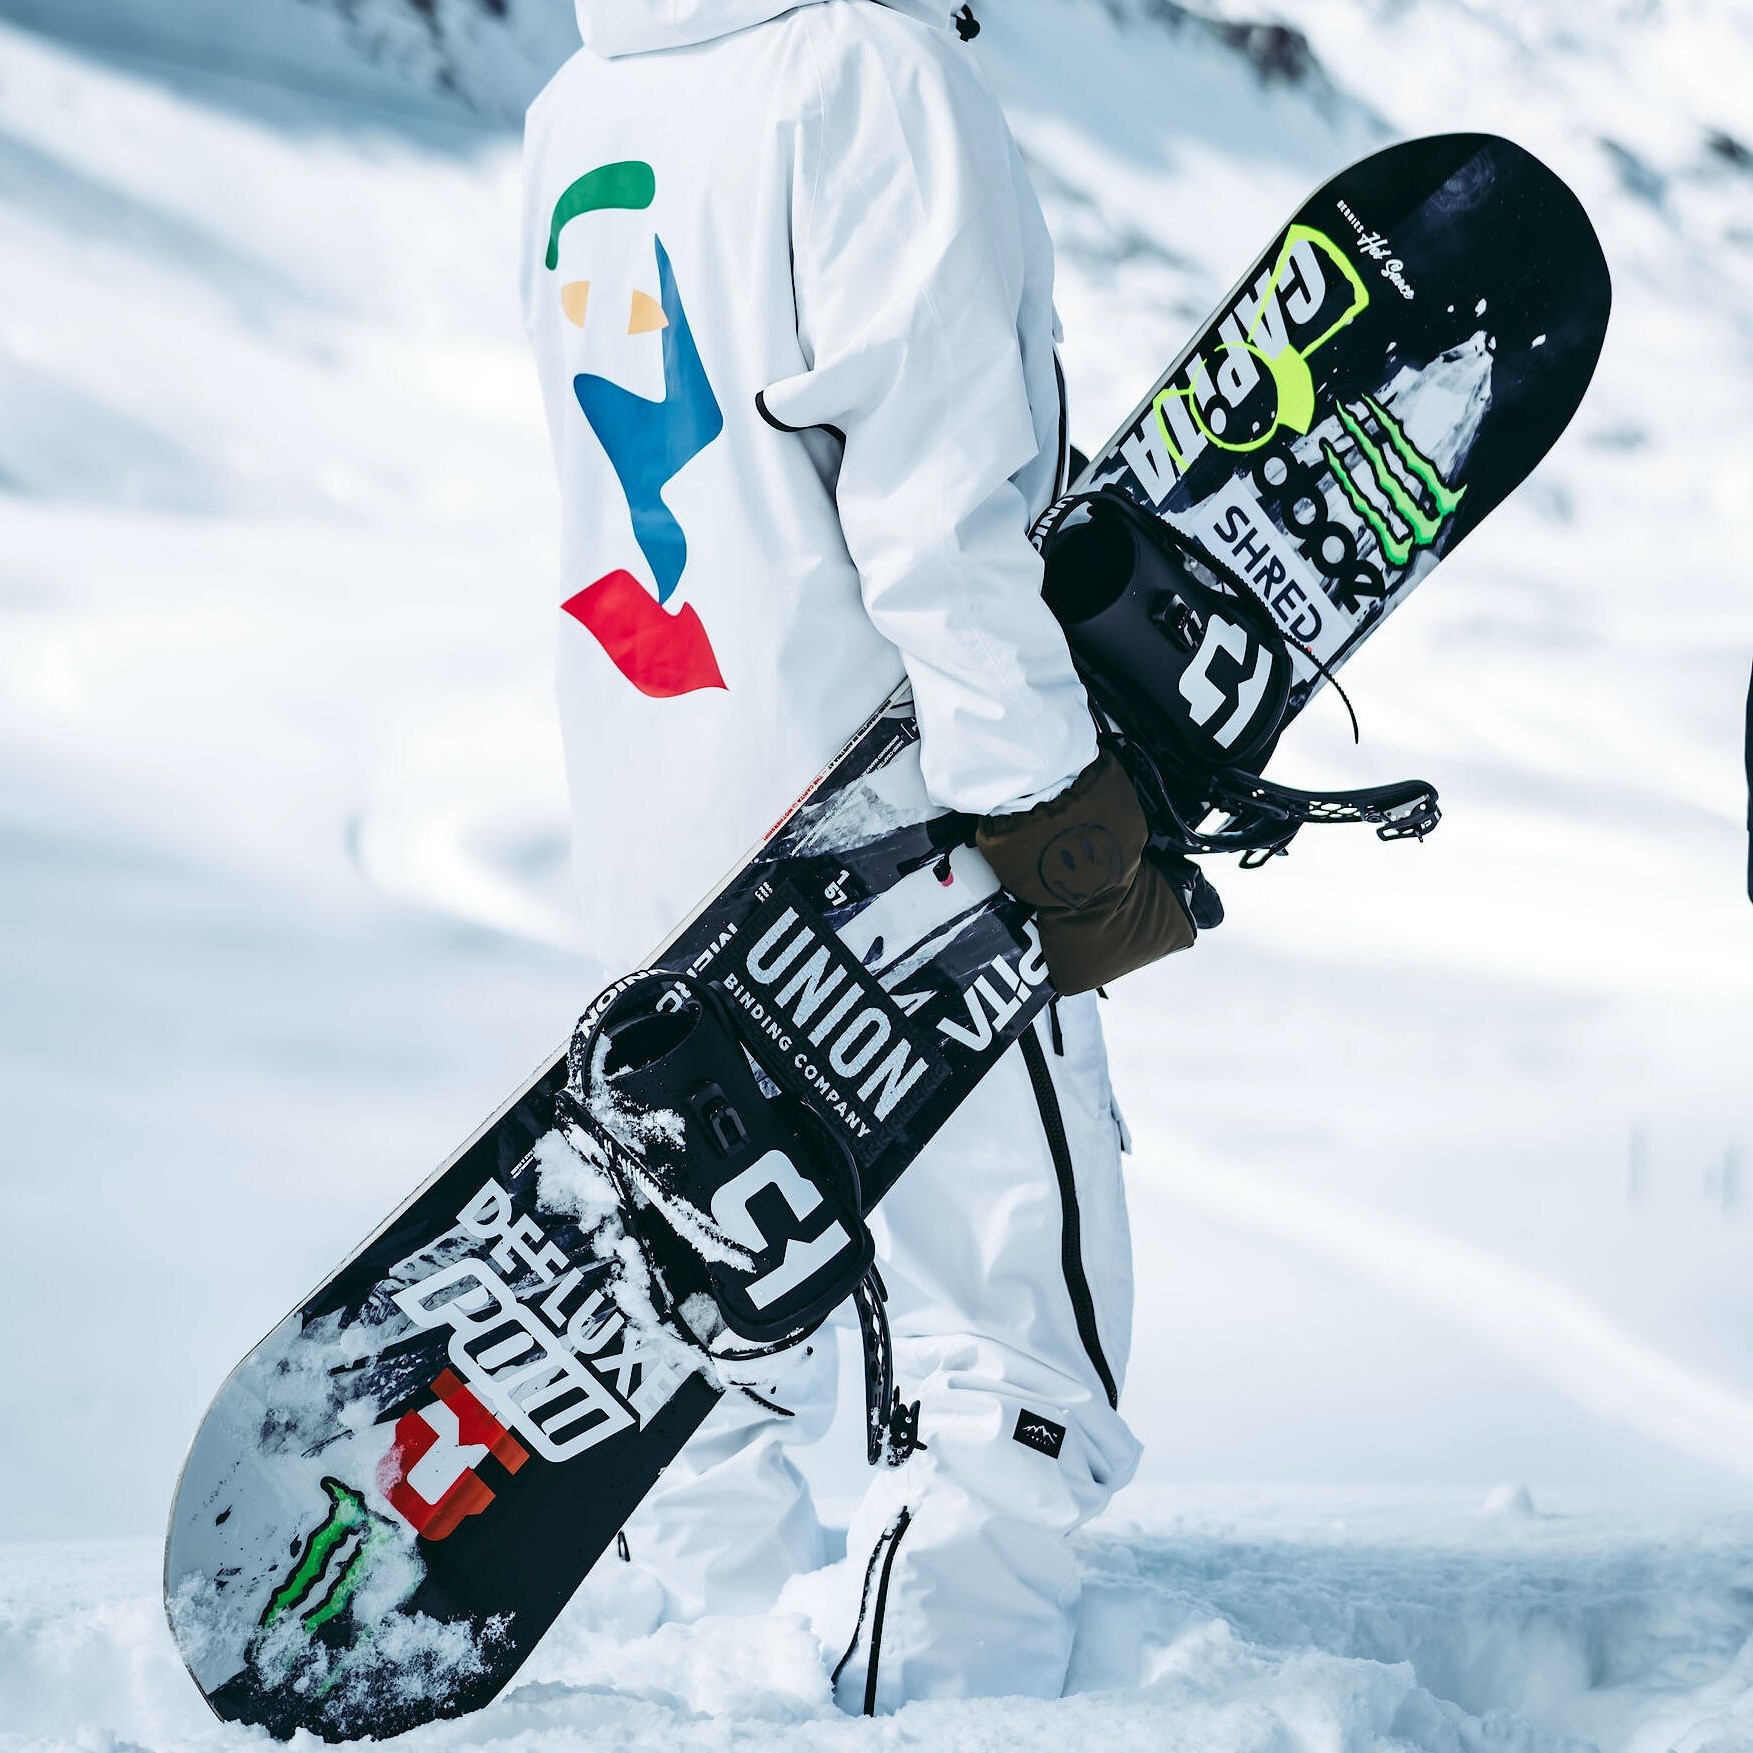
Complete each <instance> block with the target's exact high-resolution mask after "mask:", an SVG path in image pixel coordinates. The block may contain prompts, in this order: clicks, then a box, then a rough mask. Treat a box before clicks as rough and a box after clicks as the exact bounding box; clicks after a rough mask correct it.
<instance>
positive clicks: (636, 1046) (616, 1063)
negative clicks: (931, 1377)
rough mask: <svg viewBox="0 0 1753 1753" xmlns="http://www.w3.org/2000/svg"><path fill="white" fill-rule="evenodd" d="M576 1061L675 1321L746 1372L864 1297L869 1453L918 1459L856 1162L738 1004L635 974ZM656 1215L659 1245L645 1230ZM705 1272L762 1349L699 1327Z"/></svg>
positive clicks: (722, 1309) (584, 1098)
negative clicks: (793, 1091) (687, 1287)
mask: <svg viewBox="0 0 1753 1753" xmlns="http://www.w3.org/2000/svg"><path fill="white" fill-rule="evenodd" d="M571 1060H572V1062H571V1067H570V1072H571V1075H570V1077H569V1080H568V1086H567V1095H566V1100H567V1103H568V1106H569V1107H570V1109H571V1111H572V1113H573V1115H574V1116H575V1118H577V1119H578V1120H579V1121H580V1122H581V1123H582V1124H583V1125H584V1126H585V1127H586V1129H587V1130H588V1131H590V1132H591V1133H592V1134H593V1135H594V1136H595V1137H597V1138H598V1139H599V1140H601V1141H602V1142H603V1143H604V1144H605V1145H606V1146H607V1157H608V1161H609V1164H610V1169H611V1173H612V1174H613V1176H614V1178H615V1180H616V1183H617V1186H618V1188H619V1191H620V1194H621V1203H622V1208H623V1210H624V1211H625V1212H626V1213H627V1215H628V1217H629V1218H630V1219H633V1221H632V1223H631V1224H630V1227H631V1228H632V1229H633V1231H634V1233H635V1235H636V1236H637V1238H638V1239H639V1241H640V1244H641V1246H642V1247H643V1248H644V1250H645V1253H646V1257H647V1263H648V1265H649V1266H650V1267H652V1268H653V1277H654V1280H655V1281H656V1282H657V1283H658V1284H659V1285H661V1286H663V1287H665V1291H666V1294H668V1295H669V1297H670V1307H669V1309H668V1313H669V1315H670V1316H671V1318H672V1319H673V1320H675V1321H676V1322H677V1324H678V1325H679V1326H680V1327H681V1328H682V1329H683V1331H684V1332H686V1333H687V1334H688V1335H689V1337H690V1338H692V1339H693V1340H694V1341H695V1342H696V1343H697V1344H699V1345H700V1347H701V1349H702V1350H703V1351H705V1352H706V1353H707V1355H708V1356H709V1357H710V1358H712V1359H713V1360H714V1362H715V1363H725V1362H730V1363H733V1364H734V1363H742V1362H746V1361H749V1360H754V1359H759V1358H762V1357H766V1356H769V1355H771V1354H773V1353H775V1352H778V1351H782V1350H786V1349H788V1348H789V1347H791V1346H794V1345H797V1344H799V1343H801V1342H802V1341H803V1340H805V1339H807V1338H808V1337H809V1335H810V1334H811V1333H813V1332H814V1331H815V1330H816V1328H818V1327H819V1326H820V1325H821V1324H822V1322H823V1321H824V1320H826V1319H827V1317H828V1316H829V1315H830V1314H831V1313H833V1311H834V1310H835V1309H836V1308H838V1307H839V1306H840V1305H841V1304H842V1303H843V1302H845V1301H847V1299H848V1298H852V1299H853V1301H854V1303H855V1306H856V1308H857V1310H858V1315H859V1320H860V1323H861V1325H862V1327H863V1329H864V1350H865V1362H866V1385H867V1390H868V1398H869V1400H870V1442H869V1445H868V1447H869V1458H870V1460H871V1461H872V1463H873V1464H874V1463H875V1462H876V1461H877V1460H878V1459H879V1458H880V1457H881V1456H882V1455H883V1454H884V1453H885V1452H886V1453H887V1454H888V1456H889V1458H890V1459H891V1460H902V1459H905V1458H906V1453H907V1452H910V1447H911V1446H916V1438H913V1437H912V1432H911V1427H910V1425H909V1423H908V1413H907V1411H906V1409H905V1408H903V1407H902V1406H901V1405H900V1401H899V1396H898V1395H897V1394H896V1393H895V1389H894V1378H893V1365H892V1354H891V1347H890V1338H889V1329H888V1321H887V1317H886V1316H885V1314H884V1312H883V1302H884V1293H883V1288H882V1281H881V1279H880V1278H878V1277H877V1274H876V1270H875V1266H874V1258H875V1244H874V1243H873V1241H872V1239H871V1234H870V1229H869V1227H868V1226H867V1225H866V1223H865V1221H864V1212H863V1201H862V1195H861V1190H860V1187H859V1178H858V1166H857V1163H856V1162H855V1160H854V1159H853V1156H852V1153H851V1152H850V1150H848V1149H847V1147H846V1145H845V1144H844V1143H843V1142H842V1140H841V1139H840V1137H839V1136H838V1134H837V1133H836V1132H835V1131H834V1130H833V1129H832V1127H831V1125H830V1123H829V1122H828V1121H827V1120H826V1119H824V1118H823V1117H822V1116H821V1115H819V1114H817V1112H816V1111H815V1110H814V1109H813V1108H812V1107H811V1106H810V1105H809V1103H808V1102H806V1101H802V1100H800V1099H798V1098H796V1097H793V1096H788V1095H786V1094H784V1093H783V1092H782V1091H781V1090H780V1089H779V1087H778V1085H777V1084H775V1083H774V1082H773V1080H772V1079H771V1078H769V1077H767V1076H766V1075H765V1073H764V1072H763V1070H762V1068H761V1067H760V1065H759V1063H758V1061H757V1060H756V1059H755V1058H753V1057H752V1049H751V1047H750V1046H749V1045H748V1043H747V1042H746V1041H745V1038H744V1036H743V1033H742V1031H741V1030H740V1029H739V1028H738V1027H737V1024H736V1020H735V1013H734V1011H733V1010H732V1008H731V1006H730V1004H729V1002H728V1001H727V1000H726V999H725V998H724V996H723V994H722V993H720V992H719V990H718V989H717V988H716V987H715V986H713V985H711V984H710V983H709V982H706V981H703V980H694V979H690V978H688V977H687V976H684V975H680V974H670V973H665V972H662V971H653V972H651V973H647V974H641V975H636V976H634V977H633V978H632V979H631V980H629V981H626V982H624V983H623V984H622V986H621V987H620V989H619V990H618V991H617V992H616V994H615V995H614V997H613V998H611V999H610V1000H609V1001H608V1003H607V1004H606V1005H604V1006H603V1007H602V1008H601V1009H599V1010H597V1011H595V1012H594V1013H593V1014H592V1015H590V1016H587V1017H586V1019H585V1021H584V1023H583V1024H582V1025H581V1027H580V1029H579V1031H578V1034H577V1036H576V1037H575V1039H574V1042H573V1047H572V1055H571ZM646 1212H649V1213H652V1214H655V1216H656V1217H657V1219H658V1220H659V1222H658V1225H657V1226H656V1228H657V1229H658V1230H659V1231H660V1232H661V1234H660V1235H658V1236H653V1235H652V1234H651V1233H650V1227H651V1226H647V1225H645V1224H643V1223H641V1222H639V1221H638V1216H639V1215H640V1214H643V1213H646ZM654 1243H655V1244H656V1245H655V1246H654V1245H653V1244H654ZM678 1250H679V1252H678ZM666 1262H667V1263H668V1268H669V1269H667V1270H666ZM678 1268H679V1270H678ZM700 1270H703V1271H704V1275H705V1280H706V1288H707V1290H708V1291H709V1293H710V1295H711V1297H712V1301H713V1302H714V1303H715V1304H716V1306H717V1308H718V1312H719V1314H720V1316H721V1317H722V1318H723V1321H724V1324H725V1326H726V1327H727V1328H729V1330H730V1331H731V1333H732V1334H734V1335H736V1337H737V1338H738V1339H741V1340H744V1341H748V1342H749V1343H748V1344H746V1345H743V1346H740V1347H735V1346H733V1347H731V1348H726V1347H724V1346H722V1345H716V1346H715V1345H711V1344H709V1343H708V1342H707V1341H706V1340H705V1338H703V1337H702V1336H701V1335H700V1334H699V1333H697V1332H696V1331H695V1330H694V1328H693V1327H692V1326H691V1325H690V1323H689V1322H688V1320H687V1318H686V1316H685V1314H684V1312H683V1309H682V1307H681V1303H682V1302H683V1301H685V1297H684V1298H678V1297H677V1296H676V1295H675V1283H676V1282H686V1281H687V1279H689V1278H693V1277H694V1275H695V1273H696V1272H697V1271H700ZM672 1281H674V1282H672ZM696 1282H697V1279H696ZM745 1391H747V1392H753V1390H745ZM755 1397H756V1398H757V1399H760V1398H761V1396H760V1395H758V1394H757V1395H755ZM763 1404H771V1403H770V1402H766V1401H763ZM775 1410H783V1408H777V1407H776V1408H775ZM910 1438H911V1439H912V1440H911V1442H910V1440H909V1439H910Z"/></svg>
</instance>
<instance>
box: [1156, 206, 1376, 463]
mask: <svg viewBox="0 0 1753 1753" xmlns="http://www.w3.org/2000/svg"><path fill="white" fill-rule="evenodd" d="M1335 292H1337V293H1338V295H1339V307H1338V309H1337V310H1334V309H1332V307H1331V299H1332V294H1333V293H1335ZM1250 302H1252V303H1253V305H1254V313H1253V317H1252V319H1251V320H1250V321H1249V323H1248V326H1247V329H1246V330H1245V331H1243V332H1240V333H1237V332H1236V331H1235V330H1234V329H1231V330H1230V331H1229V332H1230V333H1231V335H1232V337H1233V338H1232V339H1230V340H1227V341H1222V342H1220V343H1219V344H1218V345H1217V346H1216V347H1214V348H1212V349H1211V352H1210V355H1209V357H1207V358H1203V359H1200V360H1198V361H1197V362H1196V363H1195V364H1194V367H1193V370H1192V372H1191V374H1190V375H1189V377H1188V380H1187V383H1186V384H1185V385H1184V386H1183V387H1181V388H1178V389H1177V388H1174V387H1170V388H1168V389H1165V390H1163V391H1162V392H1161V393H1160V394H1159V395H1158V396H1157V398H1156V402H1155V408H1154V412H1155V414H1156V419H1157V425H1158V427H1159V428H1160V430H1161V433H1162V438H1163V442H1164V443H1165V444H1166V445H1167V446H1168V451H1169V455H1170V456H1171V457H1172V458H1173V459H1174V462H1175V467H1176V468H1177V469H1179V470H1180V471H1181V472H1182V473H1185V472H1186V470H1187V468H1188V466H1189V463H1190V462H1191V452H1192V450H1193V449H1196V448H1197V444H1198V441H1201V440H1202V441H1203V442H1204V443H1206V444H1209V445H1212V446H1214V447H1215V448H1216V449H1218V450H1222V451H1228V452H1230V453H1232V454H1240V453H1244V452H1247V451H1255V450H1259V449H1261V448H1262V447H1263V446H1264V445H1267V444H1270V443H1271V442H1272V440H1273V439H1274V438H1275V437H1276V436H1277V435H1278V432H1279V430H1280V429H1281V428H1285V429H1288V430H1289V431H1292V432H1297V433H1306V432H1307V431H1308V430H1309V427H1310V426H1311V425H1312V424H1313V422H1314V418H1315V375H1314V372H1313V370H1312V369H1311V367H1310V365H1309V357H1310V355H1311V354H1313V353H1315V352H1317V351H1318V350H1319V349H1320V348H1322V347H1324V346H1326V344H1327V343H1328V342H1329V341H1331V340H1332V339H1333V337H1334V336H1335V335H1337V334H1338V333H1339V331H1340V330H1341V329H1343V328H1345V327H1347V325H1349V324H1350V323H1351V322H1352V321H1353V320H1354V319H1355V318H1356V317H1358V316H1359V315H1360V314H1361V313H1362V312H1363V311H1364V310H1366V309H1367V308H1368V306H1369V302H1370V295H1369V289H1368V287H1366V286H1365V285H1364V283H1363V280H1362V277H1361V276H1360V275H1359V274H1358V271H1357V270H1356V269H1355V268H1354V267H1353V266H1352V265H1351V263H1350V261H1349V260H1347V258H1346V255H1345V252H1344V251H1343V250H1342V249H1341V248H1340V247H1339V245H1338V244H1336V243H1335V242H1334V241H1333V240H1332V238H1330V237H1328V236H1327V235H1326V233H1325V232H1321V231H1317V230H1316V229H1315V228H1314V227H1313V226H1312V225H1293V226H1291V227H1290V228H1289V230H1288V231H1286V233H1285V236H1284V242H1283V244H1282V245H1281V246H1280V248H1279V252H1278V259H1277V261H1276V262H1275V263H1274V265H1273V268H1272V272H1271V273H1270V274H1269V275H1267V277H1266V278H1265V280H1264V282H1262V283H1259V284H1257V285H1256V286H1255V287H1254V288H1253V289H1252V290H1251V291H1250V292H1247V293H1244V295H1243V296H1242V298H1241V300H1240V301H1239V303H1238V304H1237V306H1236V307H1235V309H1234V310H1233V311H1232V313H1231V317H1230V319H1229V321H1231V322H1235V321H1238V320H1239V317H1238V313H1239V312H1240V311H1242V310H1245V309H1246V307H1247V305H1248V304H1249V303H1250ZM1323 314H1324V315H1325V316H1326V317H1327V320H1326V322H1325V323H1324V325H1323V326H1322V328H1321V329H1320V331H1319V333H1317V334H1312V335H1309V336H1308V337H1307V338H1305V339H1302V340H1300V341H1293V340H1292V339H1291V338H1290V328H1291V326H1292V324H1296V325H1298V326H1306V325H1308V324H1310V323H1312V322H1316V321H1320V320H1321V316H1322V315H1323ZM1226 374H1227V376H1229V377H1230V378H1231V379H1233V380H1234V385H1233V388H1231V389H1230V390H1229V391H1228V393H1227V394H1226V393H1225V392H1224V379H1225V376H1226ZM1213 390H1216V391H1218V392H1219V393H1218V395H1217V397H1216V399H1215V400H1212V401H1211V410H1210V411H1208V409H1207V407H1206V406H1205V405H1204V403H1205V402H1206V401H1207V400H1210V399H1211V397H1210V392H1212V391H1213ZM1238 395H1239V396H1240V397H1241V400H1240V401H1239V402H1238V401H1237V399H1236V398H1237V396H1238ZM1176 402H1181V403H1183V404H1185V412H1184V413H1183V414H1182V415H1181V416H1180V418H1181V419H1183V420H1185V421H1189V422H1190V423H1191V428H1192V432H1196V433H1197V435H1198V439H1197V440H1194V441H1193V443H1192V444H1191V445H1189V444H1186V443H1183V442H1181V441H1180V440H1178V439H1177V437H1176V432H1175V422H1174V419H1172V418H1171V408H1172V405H1173V404H1174V403H1176ZM1250 413H1252V418H1251V419H1250V418H1249V415H1250ZM1244 428H1245V429H1246V435H1245V436H1240V437H1238V436H1237V435H1236V434H1237V430H1239V429H1244ZM1183 437H1185V438H1191V433H1188V434H1184V435H1183Z"/></svg>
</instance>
